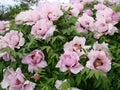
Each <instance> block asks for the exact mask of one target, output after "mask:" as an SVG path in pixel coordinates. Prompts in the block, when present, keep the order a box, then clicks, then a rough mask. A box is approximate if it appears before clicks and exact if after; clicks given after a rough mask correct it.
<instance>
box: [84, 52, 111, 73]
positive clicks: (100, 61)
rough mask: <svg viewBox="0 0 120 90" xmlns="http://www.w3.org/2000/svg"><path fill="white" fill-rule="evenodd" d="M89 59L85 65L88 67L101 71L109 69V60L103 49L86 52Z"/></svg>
mask: <svg viewBox="0 0 120 90" xmlns="http://www.w3.org/2000/svg"><path fill="white" fill-rule="evenodd" d="M87 56H88V58H89V61H87V64H86V66H87V67H88V68H90V69H97V70H100V71H102V72H108V71H110V69H111V60H110V59H109V57H108V56H107V55H106V53H105V52H104V51H93V50H91V51H90V52H89V53H88V55H87Z"/></svg>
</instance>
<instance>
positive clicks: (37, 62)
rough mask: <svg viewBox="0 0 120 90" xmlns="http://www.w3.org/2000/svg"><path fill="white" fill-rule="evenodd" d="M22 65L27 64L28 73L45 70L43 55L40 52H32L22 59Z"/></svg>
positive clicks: (45, 64)
mask: <svg viewBox="0 0 120 90" xmlns="http://www.w3.org/2000/svg"><path fill="white" fill-rule="evenodd" d="M22 63H23V64H28V65H29V66H28V71H29V72H31V73H33V71H34V70H38V69H40V68H45V67H46V66H47V63H46V61H45V60H44V54H43V52H42V51H41V50H34V51H32V53H30V54H28V55H27V56H25V57H24V58H23V59H22Z"/></svg>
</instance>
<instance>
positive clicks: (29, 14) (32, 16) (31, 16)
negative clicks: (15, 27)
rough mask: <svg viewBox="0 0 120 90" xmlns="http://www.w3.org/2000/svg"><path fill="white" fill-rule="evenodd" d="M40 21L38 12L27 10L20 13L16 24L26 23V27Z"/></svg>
mask: <svg viewBox="0 0 120 90" xmlns="http://www.w3.org/2000/svg"><path fill="white" fill-rule="evenodd" d="M39 19H40V14H39V11H37V10H28V11H24V12H20V13H19V14H18V15H17V16H16V18H15V22H16V24H22V23H26V24H27V25H33V24H34V23H35V22H36V21H38V20H39Z"/></svg>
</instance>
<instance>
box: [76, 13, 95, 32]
mask: <svg viewBox="0 0 120 90" xmlns="http://www.w3.org/2000/svg"><path fill="white" fill-rule="evenodd" d="M76 27H77V31H78V32H82V33H88V30H92V29H93V27H94V19H93V17H91V16H89V15H87V14H83V16H81V17H80V18H79V19H78V22H77V23H76Z"/></svg>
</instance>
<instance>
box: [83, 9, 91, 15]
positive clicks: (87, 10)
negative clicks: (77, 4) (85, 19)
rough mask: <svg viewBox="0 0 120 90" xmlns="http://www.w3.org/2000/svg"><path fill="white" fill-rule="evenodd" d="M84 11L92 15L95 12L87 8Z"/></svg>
mask: <svg viewBox="0 0 120 90" xmlns="http://www.w3.org/2000/svg"><path fill="white" fill-rule="evenodd" d="M83 13H85V14H87V15H89V16H92V15H93V12H92V10H91V9H86V10H84V11H83Z"/></svg>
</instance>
